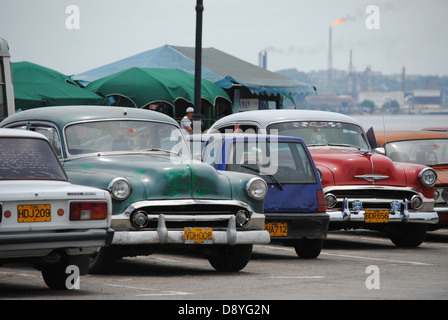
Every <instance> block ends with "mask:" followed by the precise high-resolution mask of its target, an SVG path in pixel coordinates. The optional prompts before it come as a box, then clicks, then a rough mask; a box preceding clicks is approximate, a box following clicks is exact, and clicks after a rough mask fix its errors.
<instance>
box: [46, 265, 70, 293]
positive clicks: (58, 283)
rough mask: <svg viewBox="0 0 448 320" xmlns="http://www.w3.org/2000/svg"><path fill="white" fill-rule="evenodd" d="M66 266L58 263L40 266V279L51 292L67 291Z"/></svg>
mask: <svg viewBox="0 0 448 320" xmlns="http://www.w3.org/2000/svg"><path fill="white" fill-rule="evenodd" d="M67 266H68V264H67V263H65V262H59V263H55V264H48V265H43V266H41V268H40V269H41V273H42V277H43V278H44V281H45V284H46V285H47V286H48V287H49V288H50V289H53V290H67V289H68V288H67V285H66V280H67V277H68V275H67V274H66V273H65V271H66V269H67Z"/></svg>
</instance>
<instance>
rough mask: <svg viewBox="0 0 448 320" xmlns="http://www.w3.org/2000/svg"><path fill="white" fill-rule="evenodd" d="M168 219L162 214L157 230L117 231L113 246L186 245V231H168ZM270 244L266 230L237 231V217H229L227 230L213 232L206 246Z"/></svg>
mask: <svg viewBox="0 0 448 320" xmlns="http://www.w3.org/2000/svg"><path fill="white" fill-rule="evenodd" d="M165 219H166V217H165V216H164V215H163V214H160V215H159V217H158V225H157V230H149V231H147V230H142V231H115V235H114V239H113V241H112V244H113V245H139V244H185V231H184V230H168V229H167V227H166V224H165ZM269 242H270V236H269V233H268V232H267V231H266V230H245V231H237V229H236V222H235V217H234V216H233V215H232V216H230V217H229V222H228V225H227V228H226V230H213V240H212V241H210V242H206V243H205V244H213V245H216V244H228V245H237V244H266V243H269Z"/></svg>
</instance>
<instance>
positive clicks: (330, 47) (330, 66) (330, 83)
mask: <svg viewBox="0 0 448 320" xmlns="http://www.w3.org/2000/svg"><path fill="white" fill-rule="evenodd" d="M328 91H330V92H331V91H333V43H332V27H331V25H330V33H329V41H328Z"/></svg>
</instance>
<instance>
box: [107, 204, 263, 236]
mask: <svg viewBox="0 0 448 320" xmlns="http://www.w3.org/2000/svg"><path fill="white" fill-rule="evenodd" d="M185 205H216V206H237V207H241V208H244V209H245V210H247V211H248V213H249V216H250V220H249V221H248V223H247V224H246V225H244V228H245V229H254V230H264V222H265V215H264V214H262V213H257V212H255V211H254V210H253V209H252V208H251V207H250V206H249V205H248V204H247V203H245V202H243V201H240V200H215V199H178V200H144V201H138V202H134V203H132V204H131V205H130V206H129V207H127V208H126V209H125V211H124V212H123V213H121V214H117V215H112V219H111V220H112V226H111V227H112V228H113V229H115V230H117V231H124V230H128V231H129V230H133V227H132V225H131V222H130V217H131V214H132V213H133V212H134V211H135V210H138V209H141V208H150V207H157V206H163V207H174V208H175V207H177V206H185ZM159 216H160V215H158V214H153V215H152V214H148V218H149V219H151V220H153V221H154V220H156V219H158V218H159ZM231 217H235V215H233V214H198V215H183V214H181V213H180V214H173V215H164V219H165V221H166V220H172V221H223V220H229V219H231ZM136 232H145V231H136Z"/></svg>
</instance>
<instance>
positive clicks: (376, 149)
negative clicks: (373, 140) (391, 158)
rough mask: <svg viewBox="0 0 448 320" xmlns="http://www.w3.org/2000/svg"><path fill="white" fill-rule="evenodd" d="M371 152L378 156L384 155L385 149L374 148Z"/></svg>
mask: <svg viewBox="0 0 448 320" xmlns="http://www.w3.org/2000/svg"><path fill="white" fill-rule="evenodd" d="M373 151H374V152H375V153H378V154H382V155H384V156H385V155H386V149H384V148H382V147H380V148H375V149H373Z"/></svg>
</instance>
